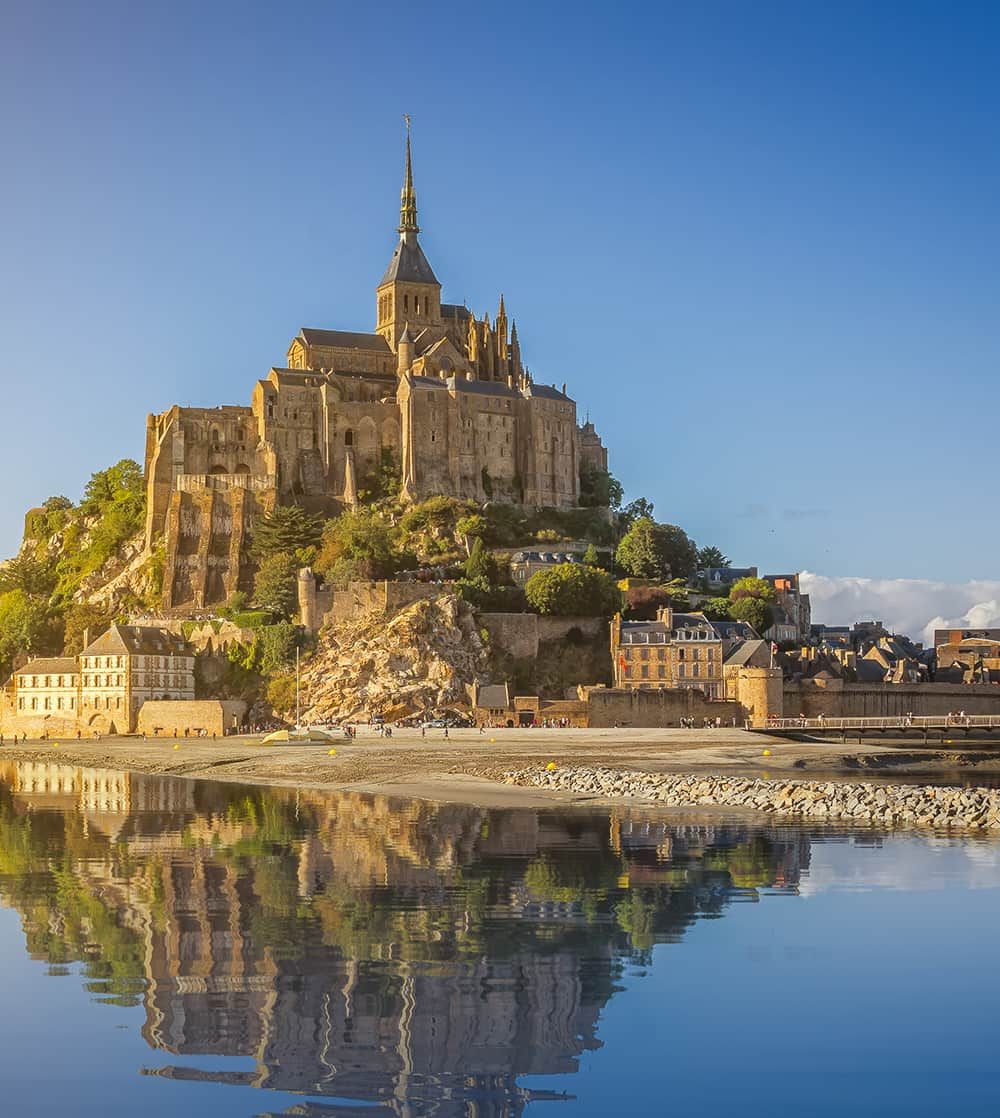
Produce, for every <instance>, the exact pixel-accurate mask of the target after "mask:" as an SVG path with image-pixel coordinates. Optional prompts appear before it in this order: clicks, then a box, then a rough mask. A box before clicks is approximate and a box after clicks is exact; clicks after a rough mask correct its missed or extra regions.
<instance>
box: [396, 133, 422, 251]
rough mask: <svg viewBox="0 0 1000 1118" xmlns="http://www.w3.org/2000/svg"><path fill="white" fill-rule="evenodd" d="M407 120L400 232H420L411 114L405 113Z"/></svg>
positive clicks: (400, 203) (400, 206)
mask: <svg viewBox="0 0 1000 1118" xmlns="http://www.w3.org/2000/svg"><path fill="white" fill-rule="evenodd" d="M403 116H404V118H405V120H406V175H405V176H404V178H403V189H402V190H401V191H400V194H399V229H398V232H400V233H419V232H420V226H419V225H417V192H416V191H415V190H414V189H413V161H412V159H411V158H410V116H409V113H404V114H403Z"/></svg>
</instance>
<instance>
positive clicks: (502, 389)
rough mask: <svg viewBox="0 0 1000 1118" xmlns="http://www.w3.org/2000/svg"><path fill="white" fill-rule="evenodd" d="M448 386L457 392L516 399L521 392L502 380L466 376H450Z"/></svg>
mask: <svg viewBox="0 0 1000 1118" xmlns="http://www.w3.org/2000/svg"><path fill="white" fill-rule="evenodd" d="M448 387H449V388H451V389H453V390H454V391H455V392H471V393H473V395H475V396H508V397H510V398H511V399H516V398H517V397H518V396H520V393H519V392H518V390H517V389H516V388H511V387H510V385H509V384H504V382H503V381H502V380H466V379H465V377H450V378H449V379H448Z"/></svg>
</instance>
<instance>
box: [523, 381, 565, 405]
mask: <svg viewBox="0 0 1000 1118" xmlns="http://www.w3.org/2000/svg"><path fill="white" fill-rule="evenodd" d="M528 395H529V396H537V397H538V398H539V399H542V400H566V401H567V402H569V400H570V397H569V396H567V395H566V393H565V392H561V391H560V390H559V389H558V388H556V387H555V385H552V384H534V383H532V384H530V385H529V386H528Z"/></svg>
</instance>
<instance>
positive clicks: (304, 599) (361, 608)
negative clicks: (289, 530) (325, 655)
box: [298, 567, 451, 633]
mask: <svg viewBox="0 0 1000 1118" xmlns="http://www.w3.org/2000/svg"><path fill="white" fill-rule="evenodd" d="M450 590H451V583H446V582H395V581H389V580H387V579H382V580H379V581H376V582H352V583H349V584H348V586H347V589H346V590H335V589H333V588H332V587H326V586H318V585H317V579H316V576H315V575H314V574H313V573H312V571H311V570H309V568H308V567H303V568H302V570H301V571H299V579H298V605H299V617H298V620H299V624H300V625H301V626H303V628H305V629H306V630H307V631H308V632H310V633H317V632H319V630H320V629H321V628H322V627H323V626H324V625H337V624H342V623H343V622H345V621H354V620H356V619H357V618H359V617H362V616H364V615H365V614H367V613H396V612H397V611H399V610H401V609H405V608H406V606H410V605H412V604H413V603H414V602H419V601H423V600H424V599H425V598H436V597H437V596H438V595H439V594H447V593H448V592H449V591H450Z"/></svg>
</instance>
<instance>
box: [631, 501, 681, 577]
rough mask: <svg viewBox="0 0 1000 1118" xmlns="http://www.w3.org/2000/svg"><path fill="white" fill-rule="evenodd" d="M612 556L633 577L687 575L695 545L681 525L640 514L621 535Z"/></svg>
mask: <svg viewBox="0 0 1000 1118" xmlns="http://www.w3.org/2000/svg"><path fill="white" fill-rule="evenodd" d="M615 558H616V559H617V561H618V565H619V566H620V567H621V568H622V570H624V571H625V572H626V573H627V574H629V575H631V576H632V577H633V578H655V579H665V578H670V577H673V578H687V577H688V576H689V575H690V574H691V573H692V571H693V570H694V566H695V561H696V559H697V548H696V547H695V545H694V543H693V542H692V541H691V540H690V539H689V538H688V535H687V533H686V532H685V531H684V530H683V529H682V528H678V527H677V526H676V525H675V524H657V523H655V521H653V520H651V519H650V518H649V517H647V516H643V517H640V518H639V519H638V520H637V521H635V523H634V524H633V525H632V526H631V528H629V530H628V531H627V532H626V533H625V535H624V536H623V537H622V541H621V543H620V544H619V545H618V550H617V552H616V553H615Z"/></svg>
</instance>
